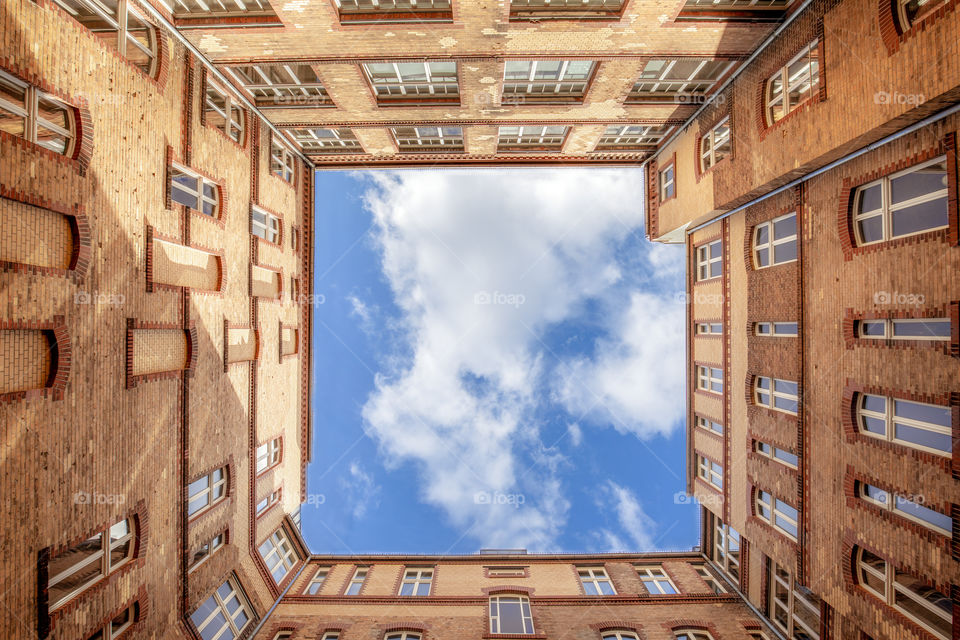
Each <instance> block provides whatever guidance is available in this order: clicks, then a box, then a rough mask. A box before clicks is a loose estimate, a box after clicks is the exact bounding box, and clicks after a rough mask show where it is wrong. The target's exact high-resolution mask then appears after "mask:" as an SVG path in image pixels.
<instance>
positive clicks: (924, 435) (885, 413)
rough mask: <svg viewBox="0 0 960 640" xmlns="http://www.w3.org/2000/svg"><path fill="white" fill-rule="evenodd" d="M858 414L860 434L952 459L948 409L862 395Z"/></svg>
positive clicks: (951, 429)
mask: <svg viewBox="0 0 960 640" xmlns="http://www.w3.org/2000/svg"><path fill="white" fill-rule="evenodd" d="M857 414H858V418H859V420H858V423H859V427H860V432H861V433H863V434H866V435H868V436H872V437H874V438H880V439H881V440H889V441H891V442H896V443H898V444H902V445H905V446H908V447H912V448H914V449H919V450H921V451H929V452H931V453H936V454H939V455H942V456H951V455H953V417H952V415H951V409H950V407H949V406H944V405H937V404H927V403H924V402H913V401H910V400H902V399H900V398H892V397H886V396H877V395H872V394H869V393H864V394H861V395H860V397H859V398H858V400H857Z"/></svg>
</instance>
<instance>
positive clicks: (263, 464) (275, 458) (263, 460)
mask: <svg viewBox="0 0 960 640" xmlns="http://www.w3.org/2000/svg"><path fill="white" fill-rule="evenodd" d="M282 448H283V438H273V439H272V440H268V441H267V442H264V443H263V444H262V445H260V446H259V447H257V475H260V474H261V473H263V472H264V471H266V470H267V469H269V468H271V467H273V466H275V465H277V464H279V463H280V452H281V451H282Z"/></svg>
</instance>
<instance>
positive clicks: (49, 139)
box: [0, 71, 77, 157]
mask: <svg viewBox="0 0 960 640" xmlns="http://www.w3.org/2000/svg"><path fill="white" fill-rule="evenodd" d="M76 117H77V116H76V110H75V109H74V108H73V107H72V106H70V105H68V104H66V103H65V102H62V101H61V100H59V99H57V98H55V97H53V96H52V95H50V94H49V93H44V92H43V91H40V89H38V88H37V87H35V86H33V85H31V84H29V83H27V82H24V81H23V80H20V79H19V78H15V77H14V76H12V75H10V74H8V73H4V72H3V71H0V120H3V131H5V132H7V133H9V134H11V135H13V136H16V137H18V138H23V139H24V140H26V141H27V142H32V143H34V144H36V145H38V146H41V147H43V148H44V149H49V150H50V151H53V152H54V153H59V154H61V155H65V156H68V157H72V156H73V155H74V150H75V148H76V142H77V125H76Z"/></svg>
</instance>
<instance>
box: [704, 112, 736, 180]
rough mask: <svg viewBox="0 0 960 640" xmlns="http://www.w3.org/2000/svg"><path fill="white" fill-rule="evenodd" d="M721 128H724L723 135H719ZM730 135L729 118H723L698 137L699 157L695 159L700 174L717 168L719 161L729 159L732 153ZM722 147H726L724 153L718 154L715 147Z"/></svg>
mask: <svg viewBox="0 0 960 640" xmlns="http://www.w3.org/2000/svg"><path fill="white" fill-rule="evenodd" d="M723 128H726V133H725V134H722V133H720V130H721V129H723ZM732 133H733V132H732V129H731V127H730V116H724V117H723V118H722V119H721V120H720V122H718V123H717V124H715V125H713V126H712V127H710V129H709V130H708V131H707V132H706V133H704V134H703V136H701V137H700V157H699V158H697V162H698V163H699V164H700V173H706V172H707V171H709V170H710V169H712V168H714V167H715V166H717V164H718V163H719V162H720V161H721V160H723V159H724V158H727V157H729V155H730V153H731V152H732V151H733V142H732V140H731V136H732ZM723 145H726V147H727V149H726V151H724V152H722V153H720V154H718V153H717V147H718V146H723ZM718 156H719V157H718Z"/></svg>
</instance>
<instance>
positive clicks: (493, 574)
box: [486, 567, 527, 578]
mask: <svg viewBox="0 0 960 640" xmlns="http://www.w3.org/2000/svg"><path fill="white" fill-rule="evenodd" d="M486 569H487V577H488V578H526V577H527V568H526V567H487V568H486Z"/></svg>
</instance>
